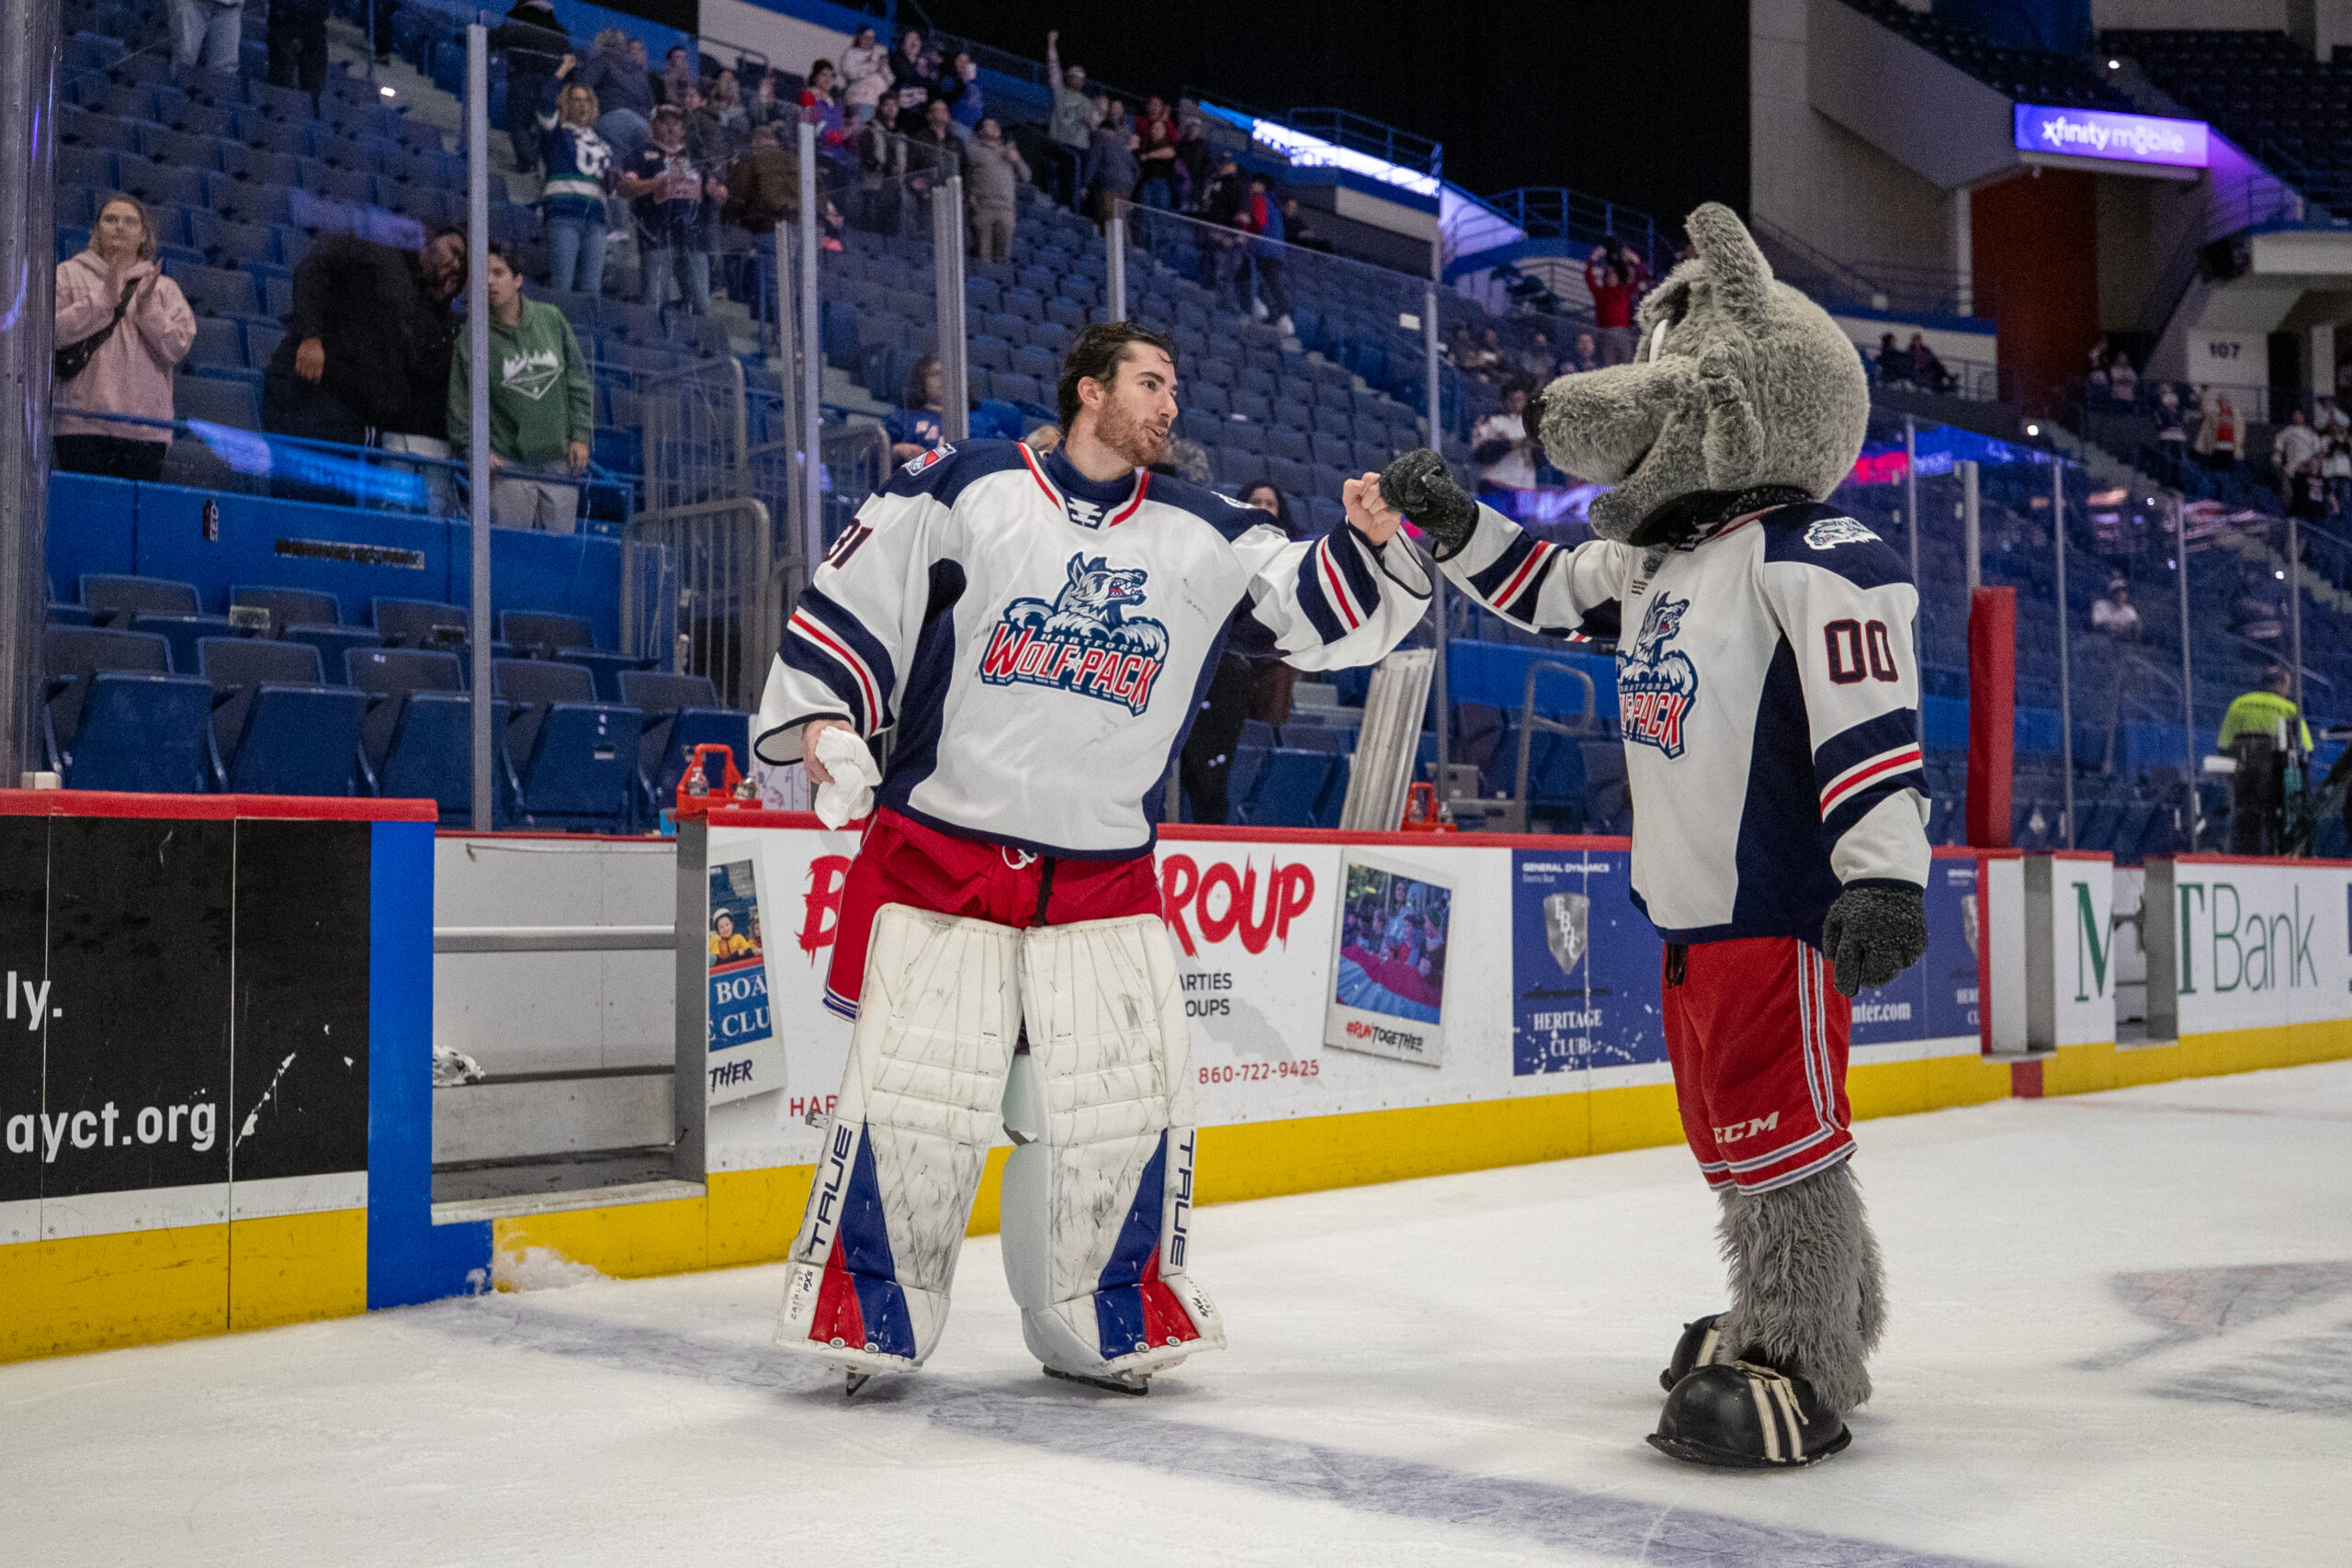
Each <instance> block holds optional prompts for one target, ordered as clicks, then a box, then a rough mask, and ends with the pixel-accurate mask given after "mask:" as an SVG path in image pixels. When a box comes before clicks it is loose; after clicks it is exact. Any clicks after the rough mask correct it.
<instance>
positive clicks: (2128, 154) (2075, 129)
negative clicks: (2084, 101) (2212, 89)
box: [2017, 104, 2206, 169]
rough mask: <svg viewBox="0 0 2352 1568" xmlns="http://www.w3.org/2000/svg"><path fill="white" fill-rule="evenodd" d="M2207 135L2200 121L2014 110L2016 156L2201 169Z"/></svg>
mask: <svg viewBox="0 0 2352 1568" xmlns="http://www.w3.org/2000/svg"><path fill="white" fill-rule="evenodd" d="M2205 134H2206V128H2205V122H2204V121H2203V120H2201V119H2163V118H2158V117H2157V116H2155V115H2147V114H2118V113H2116V112H2115V111H2114V110H2112V109H2069V108H2054V107H2051V106H2049V105H2047V104H2019V105H2018V106H2017V146H2018V152H2041V153H2049V154H2063V155H2064V156H2067V157H2074V158H2106V159H2109V160H2112V161H2113V162H2116V163H2120V164H2169V165H2171V166H2172V167H2175V168H2183V169H2201V168H2203V167H2205V161H2206V155H2205Z"/></svg>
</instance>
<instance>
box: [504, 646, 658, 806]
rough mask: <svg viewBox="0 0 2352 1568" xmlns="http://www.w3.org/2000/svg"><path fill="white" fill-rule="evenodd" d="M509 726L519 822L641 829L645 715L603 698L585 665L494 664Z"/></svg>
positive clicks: (511, 784) (509, 777)
mask: <svg viewBox="0 0 2352 1568" xmlns="http://www.w3.org/2000/svg"><path fill="white" fill-rule="evenodd" d="M491 679H492V682H493V685H494V689H495V691H496V694H497V695H498V697H499V698H500V699H501V700H502V701H504V702H507V703H510V704H512V705H513V711H512V713H511V715H510V716H509V717H508V719H507V723H506V726H505V735H506V745H505V752H506V781H507V788H508V791H509V792H510V795H511V796H512V798H513V802H514V808H515V819H516V820H517V821H518V822H521V823H524V824H527V825H529V826H532V827H547V828H586V829H603V830H605V831H608V832H628V831H629V830H630V829H632V828H634V826H635V824H636V807H637V804H638V801H637V788H636V783H637V780H636V774H637V764H638V757H637V751H638V742H639V735H640V732H641V731H642V729H643V728H644V715H643V714H642V713H641V712H640V711H639V710H638V709H636V708H633V707H624V706H622V705H619V704H617V703H600V702H598V701H597V700H596V680H595V677H594V675H592V674H591V673H590V672H589V671H587V670H586V669H585V668H583V667H582V666H581V665H577V664H560V663H556V662H553V661H551V660H542V659H500V660H493V661H492V671H491Z"/></svg>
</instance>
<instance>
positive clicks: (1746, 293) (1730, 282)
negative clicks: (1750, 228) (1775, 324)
mask: <svg viewBox="0 0 2352 1568" xmlns="http://www.w3.org/2000/svg"><path fill="white" fill-rule="evenodd" d="M1683 228H1684V229H1685V230H1686V231H1688V232H1689V233H1690V235H1691V247H1692V248H1693V249H1694V250H1696V251H1697V252H1698V254H1699V257H1700V259H1701V260H1702V261H1704V262H1705V263H1706V264H1707V276H1708V279H1709V281H1711V282H1712V283H1713V285H1714V286H1715V298H1716V299H1717V300H1719V301H1720V302H1721V303H1722V304H1723V307H1724V310H1728V311H1729V312H1730V313H1731V315H1732V317H1733V318H1734V319H1735V320H1736V321H1742V322H1745V323H1747V324H1749V325H1757V326H1760V325H1761V324H1762V323H1763V321H1764V310H1765V306H1766V304H1767V302H1768V301H1769V300H1770V299H1771V294H1772V264H1771V263H1770V262H1768V261H1766V260H1765V259H1764V253H1763V252H1762V251H1759V250H1758V249H1757V248H1756V241H1755V240H1754V238H1752V237H1751V236H1750V235H1749V234H1748V232H1747V225H1745V224H1743V223H1742V222H1740V220H1739V218H1738V215H1737V214H1736V213H1735V212H1733V211H1732V209H1730V208H1728V207H1725V206H1724V204H1723V203H1721V202H1719V201H1710V202H1705V203H1702V205H1701V206H1700V207H1699V208H1698V209H1696V210H1695V211H1693V212H1692V213H1691V216H1690V217H1689V218H1688V219H1686V220H1684V221H1683Z"/></svg>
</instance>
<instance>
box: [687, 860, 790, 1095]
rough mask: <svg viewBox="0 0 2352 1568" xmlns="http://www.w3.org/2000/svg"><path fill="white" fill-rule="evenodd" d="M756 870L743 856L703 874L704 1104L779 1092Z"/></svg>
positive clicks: (779, 1061)
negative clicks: (706, 911)
mask: <svg viewBox="0 0 2352 1568" xmlns="http://www.w3.org/2000/svg"><path fill="white" fill-rule="evenodd" d="M759 888H760V876H759V864H758V862H757V861H755V860H754V859H752V857H751V856H749V855H743V856H741V857H740V858H733V859H729V860H725V861H714V862H713V863H712V864H711V867H710V919H709V921H708V922H707V932H706V942H707V949H708V952H709V955H710V970H709V973H710V1014H709V1017H710V1062H709V1075H708V1084H709V1093H710V1103H711V1104H713V1105H718V1104H722V1103H724V1102H725V1101H728V1100H742V1099H745V1098H746V1097H748V1096H751V1095H754V1094H765V1093H767V1092H768V1091H770V1090H771V1089H782V1088H783V1087H784V1071H785V1068H784V1047H783V1046H782V1045H781V1044H779V1043H777V1041H776V1038H775V1018H774V1014H773V1012H772V1010H771V1009H770V1007H769V1005H768V964H767V953H766V940H765V939H766V932H765V931H763V928H762V924H761V919H760V891H759Z"/></svg>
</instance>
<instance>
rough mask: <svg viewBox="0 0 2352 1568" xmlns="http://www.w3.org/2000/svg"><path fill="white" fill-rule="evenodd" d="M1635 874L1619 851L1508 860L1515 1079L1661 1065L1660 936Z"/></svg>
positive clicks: (1539, 852) (1520, 853) (1531, 853)
mask: <svg viewBox="0 0 2352 1568" xmlns="http://www.w3.org/2000/svg"><path fill="white" fill-rule="evenodd" d="M1510 883H1511V886H1510V897H1511V906H1512V920H1511V966H1510V983H1511V1073H1512V1075H1513V1076H1514V1077H1537V1076H1542V1075H1546V1074H1552V1073H1566V1072H1578V1071H1582V1070H1585V1069H1589V1068H1595V1067H1632V1066H1654V1065H1656V1064H1659V1063H1663V1062H1664V1061H1665V1060H1666V1032H1665V1023H1664V1015H1663V1013H1662V1011H1661V1009H1660V1005H1659V993H1658V956H1659V947H1658V940H1657V931H1655V930H1654V929H1653V928H1652V927H1651V925H1650V923H1649V920H1648V919H1647V918H1646V917H1645V916H1644V915H1643V913H1642V912H1641V910H1639V909H1638V908H1634V899H1633V881H1632V864H1631V857H1630V855H1629V854H1628V852H1626V851H1625V850H1623V849H1568V848H1557V849H1554V848H1545V849H1535V850H1513V851H1512V852H1510ZM1554 1092H1557V1091H1556V1089H1555V1090H1554Z"/></svg>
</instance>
